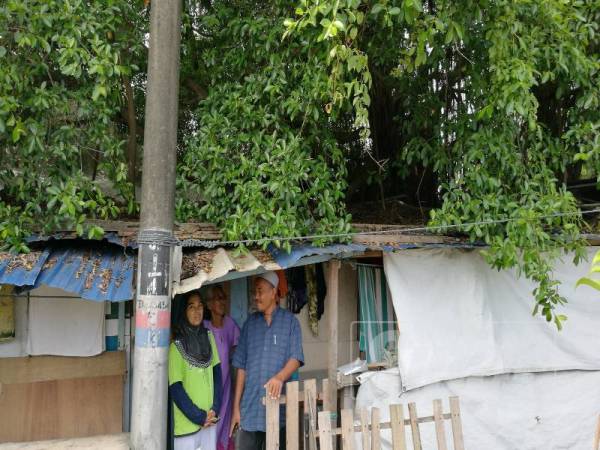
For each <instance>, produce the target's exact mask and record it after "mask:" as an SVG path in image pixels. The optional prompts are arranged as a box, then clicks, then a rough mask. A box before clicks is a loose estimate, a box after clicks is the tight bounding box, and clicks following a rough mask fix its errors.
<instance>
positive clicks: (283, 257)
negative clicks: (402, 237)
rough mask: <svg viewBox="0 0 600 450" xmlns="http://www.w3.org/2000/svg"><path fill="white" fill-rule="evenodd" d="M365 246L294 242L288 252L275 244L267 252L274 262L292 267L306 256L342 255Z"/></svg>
mask: <svg viewBox="0 0 600 450" xmlns="http://www.w3.org/2000/svg"><path fill="white" fill-rule="evenodd" d="M365 250H367V247H366V246H365V245H362V244H335V245H327V246H325V247H314V246H312V245H302V244H294V245H292V251H291V252H290V253H288V252H287V251H286V250H284V249H282V248H277V247H275V246H270V247H269V253H271V256H272V257H273V259H274V260H275V262H276V263H277V264H278V265H279V266H280V267H281V268H283V269H286V268H288V267H292V266H293V265H294V264H296V263H297V262H298V261H299V260H300V259H302V258H304V257H307V256H315V255H332V256H335V255H342V254H345V253H346V254H347V253H354V252H364V251H365Z"/></svg>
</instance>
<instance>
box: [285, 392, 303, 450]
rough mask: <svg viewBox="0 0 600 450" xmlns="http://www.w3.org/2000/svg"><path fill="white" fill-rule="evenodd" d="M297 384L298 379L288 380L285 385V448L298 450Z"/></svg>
mask: <svg viewBox="0 0 600 450" xmlns="http://www.w3.org/2000/svg"><path fill="white" fill-rule="evenodd" d="M299 384H300V383H299V382H298V381H290V382H289V383H287V384H286V385H285V392H286V403H285V445H286V446H285V448H286V449H287V450H298V446H299V444H300V430H299V428H300V422H299V420H300V413H299V411H298V408H299V406H300V405H299V402H298V391H299Z"/></svg>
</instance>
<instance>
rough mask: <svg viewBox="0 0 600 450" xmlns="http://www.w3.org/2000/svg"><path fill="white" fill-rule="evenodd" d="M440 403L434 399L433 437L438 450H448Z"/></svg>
mask: <svg viewBox="0 0 600 450" xmlns="http://www.w3.org/2000/svg"><path fill="white" fill-rule="evenodd" d="M442 416H443V407H442V401H441V400H440V399H435V400H434V401H433V418H434V420H435V437H436V439H437V445H438V450H448V444H447V443H446V430H445V429H444V418H443V417H442Z"/></svg>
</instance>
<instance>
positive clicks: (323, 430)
mask: <svg viewBox="0 0 600 450" xmlns="http://www.w3.org/2000/svg"><path fill="white" fill-rule="evenodd" d="M330 414H331V413H330V412H329V411H321V412H320V413H319V444H320V447H319V448H320V449H321V450H332V448H331V441H332V433H331V419H330Z"/></svg>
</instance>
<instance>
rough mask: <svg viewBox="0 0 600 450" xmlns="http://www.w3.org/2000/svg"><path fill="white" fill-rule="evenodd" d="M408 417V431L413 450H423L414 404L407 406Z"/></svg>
mask: <svg viewBox="0 0 600 450" xmlns="http://www.w3.org/2000/svg"><path fill="white" fill-rule="evenodd" d="M408 417H409V419H410V431H411V432H412V440H413V448H414V450H423V446H422V445H421V433H420V431H419V419H418V416H417V405H415V404H414V403H409V404H408Z"/></svg>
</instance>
